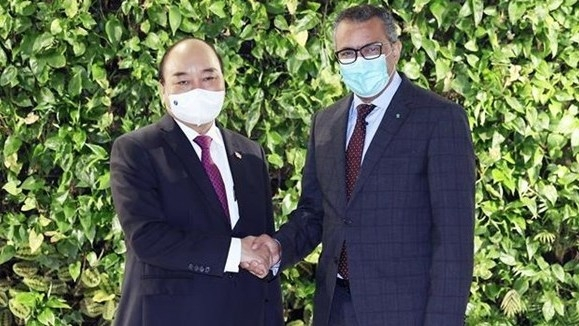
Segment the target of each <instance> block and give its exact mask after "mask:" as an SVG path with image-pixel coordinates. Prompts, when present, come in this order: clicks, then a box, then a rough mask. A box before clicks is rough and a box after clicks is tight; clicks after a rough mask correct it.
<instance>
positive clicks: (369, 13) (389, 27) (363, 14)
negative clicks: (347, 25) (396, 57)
mask: <svg viewBox="0 0 579 326" xmlns="http://www.w3.org/2000/svg"><path fill="white" fill-rule="evenodd" d="M374 17H377V18H379V19H380V20H381V21H382V23H383V25H384V33H385V34H386V37H388V40H390V42H392V43H394V42H396V41H398V25H397V23H396V20H395V19H394V17H393V16H392V13H391V12H390V11H389V10H387V9H386V8H384V7H376V6H372V5H359V6H354V7H350V8H348V9H346V10H344V11H342V12H341V13H340V14H338V17H337V18H336V21H335V22H334V35H335V33H336V28H337V27H338V24H340V23H341V22H342V21H344V20H349V21H353V22H357V23H362V22H365V21H368V20H370V19H372V18H374Z"/></svg>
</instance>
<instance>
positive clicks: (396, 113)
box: [350, 77, 411, 201]
mask: <svg viewBox="0 0 579 326" xmlns="http://www.w3.org/2000/svg"><path fill="white" fill-rule="evenodd" d="M409 87H411V85H410V83H409V81H408V80H407V79H406V78H405V77H403V78H402V83H401V84H400V87H399V89H398V91H397V92H396V94H394V97H393V98H392V101H391V102H390V105H389V106H388V109H387V110H386V112H385V113H384V117H383V118H382V121H381V122H380V125H379V126H378V130H376V134H374V138H372V142H371V143H370V146H369V147H368V151H367V152H366V155H365V156H364V161H363V162H362V166H361V167H360V174H359V175H358V179H357V180H356V185H355V186H354V190H353V191H352V196H351V199H350V201H351V200H352V199H353V198H354V197H355V196H356V194H357V193H358V192H359V190H360V188H361V187H362V186H363V185H364V182H365V180H367V179H368V177H369V175H370V172H371V171H372V170H373V169H374V166H375V165H376V163H377V162H378V161H379V160H380V158H381V157H382V155H383V153H384V151H385V150H386V148H387V147H388V145H389V144H390V141H392V139H393V138H394V136H395V135H396V133H398V130H399V129H400V127H401V126H402V125H403V124H404V121H405V120H406V118H408V114H409V113H410V110H409V109H408V106H407V105H406V104H405V101H404V99H405V98H407V95H406V94H405V93H406V92H407V91H408V90H409Z"/></svg>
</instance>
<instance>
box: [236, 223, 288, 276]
mask: <svg viewBox="0 0 579 326" xmlns="http://www.w3.org/2000/svg"><path fill="white" fill-rule="evenodd" d="M280 259H281V245H280V244H279V242H277V241H276V240H274V239H273V238H271V237H270V236H269V235H267V234H263V235H260V236H259V237H254V236H247V237H245V238H243V239H241V262H240V263H239V266H240V267H241V268H243V269H246V270H248V271H249V272H250V273H252V274H253V275H255V276H257V277H259V278H264V277H266V276H267V274H268V273H269V270H270V268H271V267H272V266H273V265H275V264H277V263H278V262H279V261H280Z"/></svg>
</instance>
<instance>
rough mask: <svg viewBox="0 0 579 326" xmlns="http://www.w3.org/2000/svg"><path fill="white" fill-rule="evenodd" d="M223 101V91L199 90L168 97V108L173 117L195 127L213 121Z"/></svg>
mask: <svg viewBox="0 0 579 326" xmlns="http://www.w3.org/2000/svg"><path fill="white" fill-rule="evenodd" d="M224 101H225V91H208V90H205V89H201V88H196V89H194V90H191V91H188V92H185V93H180V94H171V95H169V106H170V107H171V112H172V113H173V116H174V117H175V118H177V119H179V120H182V121H183V122H186V123H191V124H194V125H197V126H199V125H202V124H206V123H208V122H211V121H213V120H215V118H217V116H218V115H219V112H221V108H223V102H224Z"/></svg>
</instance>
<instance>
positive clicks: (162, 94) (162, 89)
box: [157, 82, 170, 110]
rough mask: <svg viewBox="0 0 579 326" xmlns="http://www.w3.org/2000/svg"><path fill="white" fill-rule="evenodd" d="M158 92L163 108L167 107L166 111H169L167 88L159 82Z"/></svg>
mask: <svg viewBox="0 0 579 326" xmlns="http://www.w3.org/2000/svg"><path fill="white" fill-rule="evenodd" d="M157 91H158V92H159V98H160V99H161V102H162V103H163V106H165V109H166V110H169V108H170V106H169V102H168V101H169V95H168V94H167V93H166V88H165V85H164V84H163V82H159V84H158V87H157Z"/></svg>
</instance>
